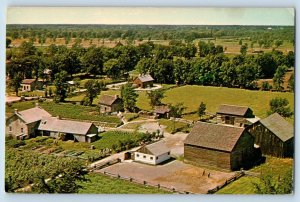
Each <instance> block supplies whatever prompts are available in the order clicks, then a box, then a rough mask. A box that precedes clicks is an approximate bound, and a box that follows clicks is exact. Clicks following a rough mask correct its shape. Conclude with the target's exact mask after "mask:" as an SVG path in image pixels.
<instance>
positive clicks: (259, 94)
mask: <svg viewBox="0 0 300 202" xmlns="http://www.w3.org/2000/svg"><path fill="white" fill-rule="evenodd" d="M275 97H283V98H287V99H288V101H289V103H290V106H291V108H292V109H293V108H294V93H288V92H286V93H282V92H269V91H254V90H244V89H237V88H224V87H210V86H196V85H187V86H182V87H179V88H174V89H171V90H168V91H166V93H165V98H164V99H163V103H171V104H176V103H178V102H183V103H184V106H186V107H187V109H186V110H185V113H187V112H193V111H197V109H198V107H199V104H200V102H201V101H202V102H204V103H205V104H206V109H207V111H208V112H211V113H215V112H216V111H217V109H218V107H219V106H220V105H221V104H232V105H241V106H249V107H250V108H251V109H252V110H253V112H254V114H255V115H256V116H259V117H260V118H264V117H266V116H267V111H268V110H269V102H270V100H271V99H272V98H275Z"/></svg>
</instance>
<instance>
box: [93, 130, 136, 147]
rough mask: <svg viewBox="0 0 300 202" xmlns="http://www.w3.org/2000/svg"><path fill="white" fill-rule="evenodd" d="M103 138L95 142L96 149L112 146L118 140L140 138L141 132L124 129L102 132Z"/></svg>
mask: <svg viewBox="0 0 300 202" xmlns="http://www.w3.org/2000/svg"><path fill="white" fill-rule="evenodd" d="M100 136H101V138H100V139H99V140H97V141H95V142H93V143H91V144H92V145H94V146H95V148H96V149H105V148H109V149H111V148H112V145H113V144H117V143H118V141H125V140H137V139H138V138H139V133H129V132H122V131H107V132H104V133H102V134H101V135H100Z"/></svg>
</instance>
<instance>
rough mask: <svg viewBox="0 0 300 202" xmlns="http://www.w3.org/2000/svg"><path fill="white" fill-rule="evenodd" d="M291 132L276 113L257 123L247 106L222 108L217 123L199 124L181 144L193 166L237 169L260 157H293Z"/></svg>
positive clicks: (224, 106)
mask: <svg viewBox="0 0 300 202" xmlns="http://www.w3.org/2000/svg"><path fill="white" fill-rule="evenodd" d="M293 152H294V130H293V126H292V125H291V124H290V123H288V122H287V121H286V120H285V119H284V118H283V117H281V116H280V115H279V114H277V113H274V114H272V115H270V116H269V117H267V118H265V119H261V120H259V119H258V118H256V117H255V116H254V115H253V112H252V110H251V109H250V108H248V107H241V106H234V105H221V106H220V107H219V110H218V111H217V123H206V122H198V123H196V124H195V125H194V127H193V128H192V130H191V132H190V134H189V135H188V136H187V138H186V140H185V141H184V158H185V160H186V161H189V162H193V163H195V164H200V165H207V166H211V167H216V168H221V169H226V170H239V169H241V168H249V167H252V166H253V165H255V164H256V163H258V162H260V160H261V155H262V154H263V155H270V156H275V157H281V158H285V157H293Z"/></svg>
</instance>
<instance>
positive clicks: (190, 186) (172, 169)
mask: <svg viewBox="0 0 300 202" xmlns="http://www.w3.org/2000/svg"><path fill="white" fill-rule="evenodd" d="M104 171H106V172H109V173H112V174H115V175H117V174H119V175H120V176H122V177H132V178H134V179H136V180H137V181H141V182H143V181H147V182H148V183H150V184H153V185H154V184H156V185H157V184H160V185H161V186H164V187H169V188H175V189H176V190H180V191H188V192H192V193H199V194H206V193H207V191H208V190H209V189H213V188H215V187H216V186H218V185H220V184H222V183H224V182H225V181H226V179H229V178H230V177H232V176H234V174H235V173H234V172H230V173H226V172H220V171H215V170H208V169H205V174H204V175H203V171H204V169H203V168H200V167H196V166H192V165H190V164H185V163H183V162H181V161H177V160H173V161H171V162H168V163H166V164H163V165H157V166H152V165H146V164H141V163H137V162H123V163H117V164H114V165H112V166H109V167H106V168H103V169H101V170H99V171H96V172H101V173H103V172H104ZM208 173H210V177H208Z"/></svg>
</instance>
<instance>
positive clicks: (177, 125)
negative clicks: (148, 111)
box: [158, 119, 190, 133]
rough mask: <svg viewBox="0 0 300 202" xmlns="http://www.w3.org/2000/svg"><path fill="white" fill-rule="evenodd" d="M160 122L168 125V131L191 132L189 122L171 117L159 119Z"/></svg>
mask: <svg viewBox="0 0 300 202" xmlns="http://www.w3.org/2000/svg"><path fill="white" fill-rule="evenodd" d="M158 122H159V124H161V125H164V126H166V128H165V130H166V131H167V132H168V133H175V132H180V131H182V132H189V130H190V128H189V126H188V124H187V123H183V122H179V121H172V120H169V119H159V120H158Z"/></svg>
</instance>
